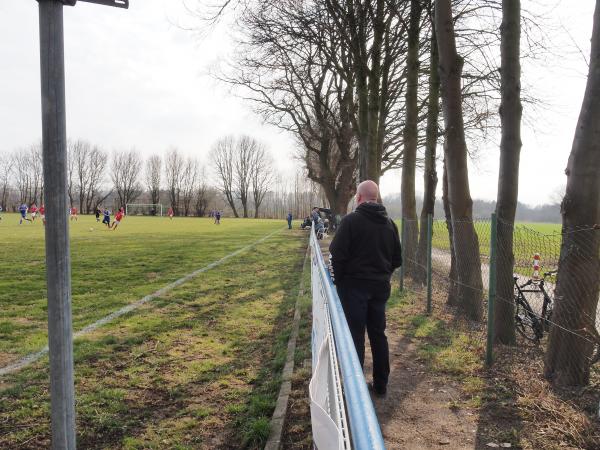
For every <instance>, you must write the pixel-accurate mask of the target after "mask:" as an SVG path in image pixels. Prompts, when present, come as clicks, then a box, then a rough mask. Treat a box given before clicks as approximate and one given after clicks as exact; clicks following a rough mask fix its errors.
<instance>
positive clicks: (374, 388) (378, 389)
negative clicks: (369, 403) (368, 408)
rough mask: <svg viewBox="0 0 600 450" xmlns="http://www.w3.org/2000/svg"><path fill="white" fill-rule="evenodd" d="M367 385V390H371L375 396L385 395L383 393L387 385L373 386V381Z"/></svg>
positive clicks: (385, 391)
mask: <svg viewBox="0 0 600 450" xmlns="http://www.w3.org/2000/svg"><path fill="white" fill-rule="evenodd" d="M367 386H368V387H369V392H372V393H373V395H375V397H385V394H386V393H387V387H385V386H384V387H379V386H375V385H374V384H373V383H368V384H367Z"/></svg>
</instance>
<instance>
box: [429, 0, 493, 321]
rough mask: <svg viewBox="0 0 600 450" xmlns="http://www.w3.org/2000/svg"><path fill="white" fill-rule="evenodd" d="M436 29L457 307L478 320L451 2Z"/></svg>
mask: <svg viewBox="0 0 600 450" xmlns="http://www.w3.org/2000/svg"><path fill="white" fill-rule="evenodd" d="M435 28H436V32H437V43H438V52H439V64H440V67H439V72H440V82H441V88H442V107H443V108H442V109H443V112H444V125H445V142H444V154H445V161H446V175H447V179H448V196H449V204H450V213H451V217H452V240H453V244H454V250H455V256H456V262H457V276H458V282H459V285H460V286H459V289H460V295H459V300H460V304H459V307H460V308H461V309H462V311H463V312H464V313H465V314H466V315H467V316H468V317H470V318H472V319H474V320H480V319H481V317H482V312H483V311H482V310H483V308H482V293H483V285H482V280H481V259H480V255H479V240H478V237H477V234H476V233H475V228H474V226H473V222H472V220H473V210H472V208H473V201H472V199H471V193H470V190H469V175H468V168H467V144H466V140H465V132H464V120H463V110H462V92H461V71H462V65H463V60H462V58H460V57H459V56H458V54H457V52H456V40H455V35H454V17H453V15H452V6H451V2H450V0H436V2H435Z"/></svg>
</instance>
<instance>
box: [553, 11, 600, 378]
mask: <svg viewBox="0 0 600 450" xmlns="http://www.w3.org/2000/svg"><path fill="white" fill-rule="evenodd" d="M593 24H594V25H593V31H592V50H591V56H590V64H589V73H588V79H587V87H586V90H585V95H584V98H583V103H582V105H581V112H580V113H579V121H578V123H577V128H576V129H575V137H574V139H573V146H572V148H571V154H570V155H569V162H568V164H567V169H566V171H565V172H566V174H567V191H566V194H565V197H564V198H563V201H562V205H561V212H562V216H563V228H562V244H561V249H560V260H559V266H558V279H557V283H556V291H555V307H554V313H553V316H552V319H553V321H554V322H555V323H556V325H553V326H552V328H551V330H550V338H549V342H548V349H547V352H546V361H545V375H546V377H548V378H549V379H551V380H552V382H553V383H554V385H555V386H582V385H585V384H587V383H588V382H589V378H590V362H589V358H590V356H591V353H592V342H593V340H592V339H590V336H594V335H595V336H598V333H597V331H596V324H595V322H596V310H597V306H598V291H599V289H600V257H599V254H600V230H598V229H597V227H598V224H600V177H599V176H598V174H599V173H600V140H599V139H598V136H599V135H600V0H597V1H596V9H595V11H594V22H593Z"/></svg>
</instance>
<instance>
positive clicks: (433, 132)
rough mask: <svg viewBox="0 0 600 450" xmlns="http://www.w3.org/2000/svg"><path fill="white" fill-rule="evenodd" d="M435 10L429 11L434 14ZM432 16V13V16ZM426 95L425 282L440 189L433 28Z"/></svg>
mask: <svg viewBox="0 0 600 450" xmlns="http://www.w3.org/2000/svg"><path fill="white" fill-rule="evenodd" d="M432 13H433V11H432V10H430V11H429V14H430V15H431V16H432ZM430 20H433V17H430ZM428 77H429V79H428V95H427V128H426V140H425V167H424V170H423V207H422V208H421V227H420V228H419V247H418V249H417V261H418V267H419V268H420V271H419V272H420V273H417V280H419V281H420V282H422V283H425V281H426V270H425V268H426V261H427V227H425V226H423V225H424V224H425V223H427V218H428V216H429V215H430V214H431V215H432V216H433V213H434V209H435V191H436V189H437V183H438V176H437V171H436V154H437V145H438V137H439V115H440V77H439V74H438V52H437V37H436V33H435V29H434V28H433V29H432V32H431V43H430V55H429V74H428Z"/></svg>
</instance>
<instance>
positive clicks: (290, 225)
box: [287, 220, 292, 230]
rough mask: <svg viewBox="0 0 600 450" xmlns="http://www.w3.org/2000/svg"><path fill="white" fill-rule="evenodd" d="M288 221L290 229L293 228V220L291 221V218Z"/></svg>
mask: <svg viewBox="0 0 600 450" xmlns="http://www.w3.org/2000/svg"><path fill="white" fill-rule="evenodd" d="M287 223H288V229H290V230H291V229H292V221H291V220H288V221H287Z"/></svg>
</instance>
